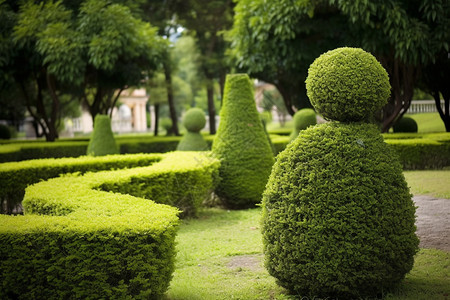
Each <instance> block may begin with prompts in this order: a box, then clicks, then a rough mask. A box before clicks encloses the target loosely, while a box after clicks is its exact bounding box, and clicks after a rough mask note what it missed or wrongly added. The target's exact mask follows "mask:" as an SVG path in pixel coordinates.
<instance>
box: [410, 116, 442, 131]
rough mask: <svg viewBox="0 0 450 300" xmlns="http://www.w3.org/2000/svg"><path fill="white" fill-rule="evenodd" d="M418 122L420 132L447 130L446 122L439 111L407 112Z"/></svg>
mask: <svg viewBox="0 0 450 300" xmlns="http://www.w3.org/2000/svg"><path fill="white" fill-rule="evenodd" d="M406 116H408V117H411V118H413V119H414V120H415V121H416V122H417V127H418V132H422V133H427V132H445V126H444V122H442V119H441V117H440V116H439V113H437V112H436V113H423V114H406Z"/></svg>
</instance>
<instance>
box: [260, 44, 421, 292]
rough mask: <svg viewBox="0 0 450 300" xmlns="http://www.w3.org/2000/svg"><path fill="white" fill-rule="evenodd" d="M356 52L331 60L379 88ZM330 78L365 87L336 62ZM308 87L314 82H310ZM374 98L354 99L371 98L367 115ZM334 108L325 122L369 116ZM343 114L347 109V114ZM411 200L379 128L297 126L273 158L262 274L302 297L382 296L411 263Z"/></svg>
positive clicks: (334, 124) (265, 205)
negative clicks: (291, 138)
mask: <svg viewBox="0 0 450 300" xmlns="http://www.w3.org/2000/svg"><path fill="white" fill-rule="evenodd" d="M355 51H356V50H355V49H352V50H351V51H350V55H344V58H342V57H340V56H339V55H338V57H337V58H336V59H337V61H340V64H342V65H344V66H350V63H351V62H353V63H354V64H355V65H356V69H357V70H358V72H361V74H366V75H365V76H367V78H369V79H370V82H373V84H374V85H375V86H379V84H380V83H379V82H374V81H373V79H374V78H376V76H375V75H376V74H380V73H382V72H380V71H379V70H378V69H377V68H372V64H368V65H367V66H366V67H367V68H368V69H369V71H367V70H365V69H364V67H362V66H358V65H359V62H358V61H359V60H358V59H356V60H355V56H354V55H353V54H352V53H354V52H355ZM361 51H362V50H361ZM331 52H333V51H331ZM331 52H328V53H327V55H329V53H331ZM337 52H338V53H341V54H342V53H347V50H346V49H338V51H337ZM356 53H365V54H358V55H357V57H359V56H361V57H367V56H368V55H369V54H368V53H366V52H364V51H362V52H360V51H356ZM369 56H370V55H369ZM318 61H319V62H320V60H316V61H315V62H314V64H316V65H315V66H314V68H316V70H319V69H321V68H320V66H319V65H317V64H318ZM362 61H365V59H362ZM324 64H325V65H327V66H329V65H330V61H329V60H328V59H326V60H325V61H324ZM370 70H372V71H370ZM335 72H336V73H335V74H334V75H333V72H331V71H330V72H329V73H328V75H327V76H328V77H330V78H333V79H332V81H333V82H334V81H335V82H342V84H343V85H344V86H351V85H347V84H346V81H347V80H349V81H354V80H359V81H364V78H358V77H356V78H355V73H354V71H353V70H351V69H350V70H349V71H348V73H349V74H350V75H348V76H347V71H343V70H342V69H341V68H340V67H339V65H337V66H336V68H335ZM371 72H373V73H374V74H375V75H374V74H372V73H371ZM313 73H314V72H313ZM310 74H311V73H310ZM317 76H318V74H313V77H317ZM318 80H320V78H318ZM308 81H309V82H310V83H311V82H312V81H311V79H310V78H309V77H308V79H307V82H308ZM366 85H367V86H366ZM313 86H314V84H313ZM361 86H364V87H365V88H367V89H368V91H376V90H377V89H374V88H372V87H371V86H370V84H362V85H361ZM310 87H311V85H310V86H309V87H308V88H310ZM354 87H355V89H356V88H358V87H357V86H356V85H354ZM314 88H316V86H314ZM334 89H335V90H342V93H343V94H341V95H337V94H336V97H338V99H341V100H343V99H346V96H345V95H346V93H349V94H351V95H353V96H354V95H355V94H357V93H355V92H354V91H346V90H345V88H341V87H340V86H339V85H337V86H335V87H333V90H334ZM344 91H346V92H344ZM308 92H310V91H309V90H308ZM361 93H362V92H361ZM362 94H364V93H362ZM353 96H351V97H350V96H349V97H348V99H352V97H353ZM377 98H379V99H381V98H380V97H378V95H374V96H373V97H369V96H368V97H366V98H365V99H360V101H367V102H368V103H369V102H370V103H371V104H369V105H368V106H371V107H372V109H374V108H375V105H373V101H372V100H373V99H377ZM320 100H323V99H320ZM329 100H330V101H331V100H332V98H330V99H329ZM338 102H339V101H338ZM378 102H379V103H381V102H380V101H378ZM321 104H325V105H324V107H325V108H324V109H322V113H323V112H333V111H332V110H330V107H333V105H332V104H330V103H325V102H323V103H322V102H320V101H319V106H320V105H321ZM341 104H342V102H341V103H339V105H341ZM339 105H338V106H339ZM358 105H360V106H363V103H362V102H361V103H359V102H357V103H354V106H355V107H357V106H358ZM342 109H343V110H342V111H340V112H339V115H336V114H334V115H333V114H328V117H331V116H333V117H334V118H336V119H338V120H339V121H343V120H345V121H350V119H351V120H358V118H362V116H364V118H365V117H368V116H369V115H370V114H371V112H372V111H371V110H366V112H364V113H363V114H361V115H359V117H357V114H356V110H354V107H350V108H346V107H342ZM347 109H349V110H351V112H350V113H349V114H347V115H345V111H344V110H347ZM319 111H320V109H319ZM336 112H337V111H336ZM344 115H345V116H346V117H345V118H342V116H344ZM349 116H352V118H350V119H349ZM411 196H412V195H411V194H410V193H409V189H408V186H407V184H406V181H405V178H404V176H403V170H402V166H401V164H400V162H399V161H398V159H397V156H396V154H395V153H393V150H391V149H390V148H389V147H388V146H387V145H386V144H385V143H384V142H383V137H382V136H381V134H380V132H379V128H378V127H377V126H375V125H372V124H368V123H364V122H333V121H332V122H329V123H326V124H321V125H316V126H311V127H309V128H307V129H305V130H302V131H301V132H300V133H299V135H298V137H297V138H296V139H295V140H294V141H292V142H291V143H290V144H289V145H288V146H287V147H286V149H285V150H284V151H283V152H281V153H280V154H278V156H277V162H276V163H275V165H274V166H273V168H272V173H271V175H270V178H269V181H268V183H267V186H266V190H265V192H264V195H263V203H262V207H263V217H262V224H263V225H262V233H263V242H264V254H265V258H266V267H267V270H268V271H269V273H270V274H271V275H272V276H274V277H275V278H277V280H278V283H279V284H280V285H282V286H283V287H285V288H287V289H288V290H289V291H291V292H292V293H295V294H297V295H301V296H305V297H309V298H314V297H321V298H333V299H334V298H339V299H359V298H363V299H364V298H366V297H378V296H380V295H381V294H382V293H383V292H386V291H388V290H389V289H391V288H394V287H395V286H396V285H397V284H398V283H399V282H400V281H401V280H402V279H403V278H404V277H405V275H406V274H407V273H408V272H409V271H410V270H411V269H412V267H413V264H414V255H415V254H416V252H417V250H418V244H419V240H418V238H417V236H416V234H415V231H416V227H415V206H414V202H413V201H412V199H411Z"/></svg>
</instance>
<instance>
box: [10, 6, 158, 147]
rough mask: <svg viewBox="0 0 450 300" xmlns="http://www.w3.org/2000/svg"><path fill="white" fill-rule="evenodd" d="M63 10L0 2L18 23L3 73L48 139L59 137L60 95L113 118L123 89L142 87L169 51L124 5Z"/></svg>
mask: <svg viewBox="0 0 450 300" xmlns="http://www.w3.org/2000/svg"><path fill="white" fill-rule="evenodd" d="M64 4H65V2H53V1H46V2H39V3H38V4H36V3H34V1H27V2H23V3H22V4H20V6H17V5H16V6H14V5H8V4H6V2H3V3H2V6H4V7H6V8H8V9H9V11H11V12H13V13H14V12H16V14H15V17H16V20H14V21H15V22H14V23H13V26H11V25H10V27H11V32H12V34H11V35H10V36H9V38H10V41H11V42H10V43H9V44H7V45H10V44H12V45H13V48H12V51H9V52H10V53H11V55H10V56H8V60H7V63H2V66H1V67H4V68H5V70H6V73H7V74H10V75H9V78H12V79H13V81H14V82H15V83H16V84H17V85H18V86H19V88H20V89H21V90H22V93H23V95H24V96H23V98H24V99H25V102H26V105H27V107H28V111H29V112H30V114H31V115H32V116H33V117H34V119H35V120H36V121H37V122H39V123H40V124H41V127H42V128H43V129H44V134H45V135H46V137H47V140H54V139H55V138H56V137H57V136H58V132H57V127H58V126H57V123H58V122H59V120H60V108H61V103H60V97H61V95H63V94H72V95H74V96H76V97H77V98H80V99H82V102H83V104H84V105H85V106H86V107H87V108H88V109H89V111H90V113H91V115H92V117H93V118H95V116H96V115H97V114H99V113H103V114H106V113H110V112H111V110H112V108H113V107H114V105H115V103H116V101H117V99H118V97H119V96H120V93H121V91H123V90H124V89H126V88H128V87H129V86H133V85H139V84H140V82H141V81H142V79H144V76H145V73H148V71H151V70H153V69H155V68H156V66H157V64H158V62H159V61H160V60H161V54H162V53H163V51H162V50H163V49H164V47H165V45H166V42H165V41H163V40H162V39H160V38H159V37H158V36H157V34H156V28H154V27H151V25H150V24H149V23H145V22H143V21H141V20H140V19H138V18H136V17H134V15H133V14H132V12H131V10H130V9H129V8H128V7H126V6H124V5H121V4H114V3H109V2H107V1H106V0H101V1H93V0H86V1H83V2H82V3H81V4H78V3H75V2H72V1H67V5H68V7H70V9H69V8H68V7H66V6H64ZM8 24H9V23H8ZM3 36H4V35H3ZM2 39H3V38H2ZM2 52H7V53H8V51H6V50H2ZM46 99H50V100H49V101H50V102H51V105H50V110H47V109H45V107H46V101H47V100H46ZM47 106H48V105H47ZM33 107H34V109H33Z"/></svg>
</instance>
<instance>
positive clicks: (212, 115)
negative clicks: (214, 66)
mask: <svg viewBox="0 0 450 300" xmlns="http://www.w3.org/2000/svg"><path fill="white" fill-rule="evenodd" d="M206 95H207V97H208V115H209V133H210V134H216V108H215V106H214V85H213V80H212V79H208V81H207V83H206Z"/></svg>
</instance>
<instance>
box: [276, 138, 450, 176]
mask: <svg viewBox="0 0 450 300" xmlns="http://www.w3.org/2000/svg"><path fill="white" fill-rule="evenodd" d="M270 137H271V139H272V144H273V145H274V148H275V151H276V153H277V154H278V153H279V152H281V151H282V150H284V148H286V146H287V144H289V138H288V137H286V136H280V135H273V134H272V135H270ZM383 138H384V140H385V141H386V143H387V144H388V145H390V147H391V148H393V149H394V150H395V152H396V153H397V155H398V156H399V159H400V162H401V163H402V166H403V169H404V170H424V169H442V168H445V167H449V166H450V133H427V134H420V133H419V134H417V133H389V134H383Z"/></svg>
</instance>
